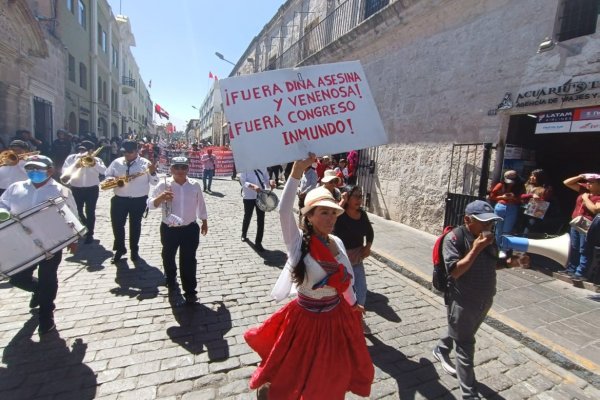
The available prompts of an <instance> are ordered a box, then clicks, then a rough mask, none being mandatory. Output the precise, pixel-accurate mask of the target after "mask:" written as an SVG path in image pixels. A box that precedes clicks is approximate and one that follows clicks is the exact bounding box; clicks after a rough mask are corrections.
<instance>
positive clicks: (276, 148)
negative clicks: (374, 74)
mask: <svg viewBox="0 0 600 400" xmlns="http://www.w3.org/2000/svg"><path fill="white" fill-rule="evenodd" d="M219 85H220V88H221V96H222V101H223V108H224V111H225V116H226V119H227V121H228V123H229V124H228V127H227V129H228V132H229V139H230V142H231V147H232V149H233V154H234V158H235V166H236V168H237V170H238V171H244V170H249V169H254V168H261V167H267V166H271V165H276V164H283V163H287V162H289V161H295V160H299V159H303V158H305V157H306V156H307V154H308V153H309V152H313V153H315V154H317V155H325V154H336V153H342V152H345V151H350V150H359V149H364V148H367V147H373V146H379V145H382V144H385V143H387V142H388V139H387V135H386V133H385V131H384V130H383V125H382V123H381V119H380V117H379V113H378V111H377V107H376V106H375V102H374V101H373V97H372V96H371V91H370V90H369V85H368V83H367V79H366V76H365V73H364V71H363V69H362V66H361V65H360V62H359V61H350V62H341V63H335V64H322V65H312V66H308V67H299V68H292V69H281V70H274V71H267V72H262V73H258V74H254V75H245V76H236V77H232V78H227V79H224V80H221V81H220V82H219Z"/></svg>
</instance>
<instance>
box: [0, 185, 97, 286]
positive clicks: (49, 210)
mask: <svg viewBox="0 0 600 400" xmlns="http://www.w3.org/2000/svg"><path fill="white" fill-rule="evenodd" d="M86 232H87V228H86V227H85V226H84V225H83V224H82V223H81V222H80V221H79V219H78V218H77V216H76V215H75V214H74V213H73V211H71V209H70V208H69V207H67V204H66V202H65V199H63V198H62V197H57V198H55V199H51V200H47V201H45V202H43V203H41V204H39V205H37V206H35V207H33V208H30V209H29V210H26V211H23V212H22V213H21V214H18V215H13V216H11V217H10V219H9V220H7V221H5V222H2V223H0V243H2V257H1V259H0V277H5V278H6V277H11V276H12V275H14V274H16V273H18V272H21V271H23V270H24V269H27V268H29V267H31V266H32V265H35V264H37V263H39V262H40V261H42V260H44V259H49V258H51V257H52V254H53V253H56V252H57V251H59V250H61V249H63V248H65V247H67V246H68V245H70V244H71V243H73V242H75V241H76V240H78V239H79V238H80V237H83V236H84V235H85V234H86Z"/></svg>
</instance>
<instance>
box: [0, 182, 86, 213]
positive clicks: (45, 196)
mask: <svg viewBox="0 0 600 400" xmlns="http://www.w3.org/2000/svg"><path fill="white" fill-rule="evenodd" d="M59 196H60V197H64V198H65V200H66V203H67V206H68V207H69V208H70V209H71V211H73V213H74V214H75V215H77V205H76V204H75V200H74V199H73V194H72V193H71V191H70V190H69V188H67V187H65V186H63V185H61V184H60V183H58V182H56V181H55V180H54V179H52V178H50V179H49V180H48V181H47V182H46V183H45V184H44V185H43V186H40V187H39V188H36V187H35V186H34V185H33V183H32V182H31V180H29V179H27V180H26V181H20V182H16V183H13V184H12V185H10V186H9V187H8V189H6V192H4V193H3V194H2V197H0V208H4V209H6V210H9V211H10V213H11V214H13V215H16V214H20V213H22V212H23V211H26V210H29V209H30V208H33V207H35V206H37V205H38V204H41V203H43V202H44V201H46V200H50V199H54V198H57V197H59Z"/></svg>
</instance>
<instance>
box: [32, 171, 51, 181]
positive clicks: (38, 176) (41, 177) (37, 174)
mask: <svg viewBox="0 0 600 400" xmlns="http://www.w3.org/2000/svg"><path fill="white" fill-rule="evenodd" d="M27 177H28V178H29V179H31V182H33V183H42V182H44V181H45V180H46V179H48V174H46V172H45V171H27Z"/></svg>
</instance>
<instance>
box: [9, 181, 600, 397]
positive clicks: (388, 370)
mask: <svg viewBox="0 0 600 400" xmlns="http://www.w3.org/2000/svg"><path fill="white" fill-rule="evenodd" d="M213 189H214V190H215V191H214V192H213V193H212V195H206V196H205V198H206V202H207V207H208V213H209V218H208V223H209V232H208V235H207V236H206V237H202V238H201V242H200V248H199V251H198V261H199V263H198V281H199V288H198V289H199V294H198V295H199V298H200V303H201V304H200V305H197V306H195V307H184V308H180V309H172V308H171V306H170V305H169V302H168V299H167V296H166V288H165V287H164V278H163V274H162V265H161V259H160V252H161V245H160V238H159V233H158V228H159V221H160V215H161V214H160V211H154V212H150V213H149V215H148V218H147V219H145V220H144V222H143V232H142V238H141V240H140V255H141V257H142V260H140V261H138V262H136V263H135V264H134V263H133V262H131V261H130V260H129V259H125V260H124V261H121V262H120V263H119V264H117V266H115V265H111V264H110V257H111V255H112V252H111V247H112V232H111V228H110V219H109V212H108V207H109V202H108V201H109V198H110V195H111V193H102V194H101V199H100V201H99V203H98V211H97V215H98V220H97V227H96V231H97V232H96V239H97V240H96V242H95V243H94V244H93V245H83V244H81V245H80V248H79V251H78V253H77V254H76V255H75V256H71V255H67V254H66V251H65V254H64V256H63V257H64V258H63V263H62V265H61V267H60V269H59V292H58V298H57V301H56V305H57V310H56V312H55V317H56V325H57V329H58V332H57V333H56V334H50V335H48V336H47V337H44V338H43V339H42V340H40V338H39V336H38V335H37V331H36V329H37V315H32V314H30V312H29V308H28V302H29V299H30V296H29V294H28V293H26V292H23V291H21V290H18V289H16V288H13V287H12V286H10V285H9V284H8V283H6V282H2V283H0V301H1V303H2V307H0V347H2V362H1V363H0V398H1V399H7V400H9V399H10V400H12V399H39V400H42V399H44V400H46V399H74V400H75V399H77V400H81V399H92V398H97V399H119V400H121V399H135V400H144V399H171V400H190V399H253V398H255V393H254V392H251V391H250V390H249V389H248V379H249V377H250V375H251V374H252V372H253V371H254V369H255V367H256V364H257V363H258V361H259V358H258V356H257V355H256V354H255V353H254V352H252V351H251V350H250V348H249V347H248V346H247V345H246V344H245V342H244V339H243V333H244V331H245V330H246V329H247V328H249V327H251V326H255V325H257V324H258V323H260V322H262V321H263V320H264V319H265V318H267V316H269V315H270V314H271V313H272V312H273V311H275V310H276V309H278V308H279V307H280V306H281V304H276V303H274V302H273V301H271V300H270V297H269V292H270V290H271V287H272V285H273V283H274V282H275V280H276V278H277V276H278V274H279V271H280V268H281V267H282V266H283V264H284V261H285V253H284V244H283V242H282V240H281V233H280V230H279V222H278V215H277V213H276V212H272V213H269V214H268V215H267V217H266V223H265V226H266V233H265V239H264V240H263V245H264V247H265V248H266V249H267V251H266V252H265V253H262V254H261V253H257V252H255V251H254V250H253V249H252V246H251V245H249V244H247V243H242V242H240V233H241V220H242V215H243V206H242V200H241V197H240V186H239V184H238V182H236V181H231V180H228V179H218V180H215V181H214V182H213ZM255 227H256V222H255V219H253V220H252V223H251V225H250V232H249V234H248V238H249V239H250V240H253V238H254V232H255ZM375 241H377V232H375ZM126 257H127V255H126ZM366 270H367V275H368V276H367V279H368V287H369V294H368V297H367V322H368V324H369V325H370V327H371V329H372V330H373V333H374V335H373V336H370V337H368V339H367V342H368V345H369V349H370V352H371V355H372V358H373V362H374V364H375V366H376V374H375V382H374V384H373V387H372V393H371V398H372V399H399V398H400V399H411V400H412V399H438V398H440V399H442V398H444V399H446V398H450V399H451V398H460V391H459V389H458V383H457V380H456V379H455V378H453V377H451V376H449V375H446V374H445V373H444V372H443V371H442V369H441V368H440V366H439V363H437V362H434V358H433V356H432V354H431V350H432V348H433V346H434V344H435V342H436V340H437V338H438V336H439V333H440V332H441V330H442V329H443V328H444V327H445V323H446V321H445V310H444V306H443V302H442V300H441V299H440V298H439V297H437V296H435V295H434V294H433V293H431V292H430V291H428V290H427V289H425V288H423V287H421V286H420V285H419V284H417V283H415V282H413V281H411V280H409V279H408V278H406V277H404V276H402V275H400V274H399V273H397V272H395V271H393V270H391V269H390V268H388V267H386V266H385V265H384V264H383V263H380V262H378V261H376V260H374V259H372V258H371V259H370V260H369V261H368V262H367V263H366ZM475 362H476V373H477V377H478V380H479V381H480V384H481V387H480V389H481V392H482V395H483V396H484V397H486V398H491V399H509V400H513V399H540V400H546V399H559V400H560V399H599V398H600V390H598V388H595V387H593V386H592V385H590V384H588V383H587V382H586V381H584V380H583V379H581V378H579V377H577V376H576V375H574V374H573V373H571V372H570V371H567V370H564V369H562V368H560V367H558V366H556V365H554V364H553V363H551V362H550V361H549V360H547V359H546V358H544V357H542V356H540V355H539V354H537V353H535V352H533V351H531V350H529V349H528V348H526V347H524V346H523V345H522V344H520V343H519V342H517V341H515V340H513V339H511V338H509V337H507V336H506V335H504V334H502V333H500V332H498V331H496V330H495V329H493V328H491V327H489V326H487V325H484V326H483V327H482V328H481V330H480V331H479V334H478V336H477V352H476V360H475ZM348 398H358V397H356V396H351V395H349V396H348Z"/></svg>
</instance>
